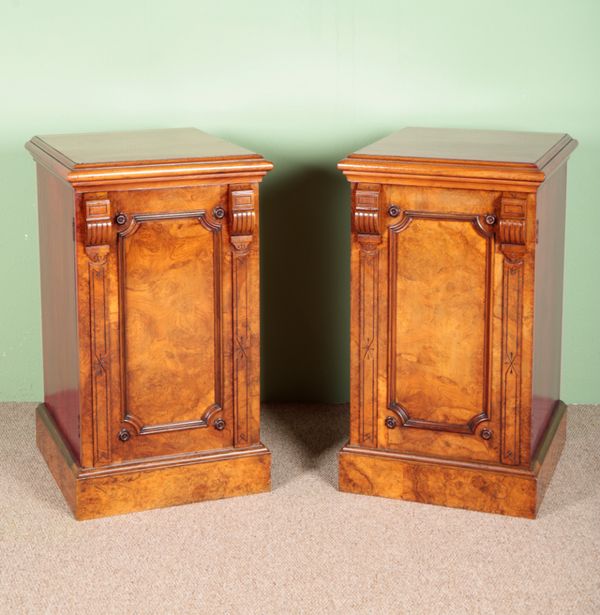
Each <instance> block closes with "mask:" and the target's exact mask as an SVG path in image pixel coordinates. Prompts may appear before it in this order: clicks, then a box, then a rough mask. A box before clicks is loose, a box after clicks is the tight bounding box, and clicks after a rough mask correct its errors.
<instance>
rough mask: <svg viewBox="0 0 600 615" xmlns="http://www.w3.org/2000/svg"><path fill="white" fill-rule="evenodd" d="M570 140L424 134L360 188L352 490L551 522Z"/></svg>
mask: <svg viewBox="0 0 600 615" xmlns="http://www.w3.org/2000/svg"><path fill="white" fill-rule="evenodd" d="M575 146H576V141H574V140H573V139H571V138H570V137H569V136H568V135H564V134H542V133H511V132H486V131H463V130H433V129H415V128H408V129H404V130H402V131H400V132H398V133H395V134H392V135H390V136H389V137H387V138H384V139H382V140H381V141H378V142H376V143H374V144H373V145H371V146H369V147H366V148H364V149H362V150H360V151H358V152H356V153H354V154H351V155H350V156H348V157H347V158H346V159H345V160H343V161H342V162H341V163H340V164H339V168H340V169H341V170H342V171H343V172H344V173H345V175H346V177H347V178H348V180H349V181H350V182H351V186H352V230H353V233H352V254H351V272H352V297H351V408H350V412H351V431H350V442H349V443H348V445H347V446H345V447H344V448H343V449H342V451H341V453H340V458H339V484H340V489H342V490H344V491H350V492H353V493H362V494H371V495H380V496H387V497H393V498H402V499H407V500H415V501H418V502H428V503H433V504H443V505H446V506H455V507H460V508H470V509H474V510H481V511H489V512H496V513H503V514H510V515H516V516H523V517H535V515H536V512H537V509H538V506H539V504H540V500H541V498H542V495H543V492H544V490H545V488H546V486H547V483H548V481H549V479H550V476H551V474H552V472H553V469H554V466H555V464H556V463H557V460H558V457H559V455H560V451H561V449H562V446H563V443H564V439H565V428H566V427H565V426H566V415H565V406H564V404H563V403H562V402H561V401H560V395H559V383H560V354H561V317H562V290H563V282H562V278H563V252H564V249H563V245H564V221H565V188H566V166H567V165H566V162H567V158H568V156H569V154H570V153H571V151H572V150H573V149H574V148H575Z"/></svg>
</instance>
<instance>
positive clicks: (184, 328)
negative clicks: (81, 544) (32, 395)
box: [27, 129, 272, 519]
mask: <svg viewBox="0 0 600 615" xmlns="http://www.w3.org/2000/svg"><path fill="white" fill-rule="evenodd" d="M27 148H28V149H29V151H30V152H31V153H32V155H33V157H34V159H35V161H36V162H37V178H38V199H39V229H40V258H41V277H42V325H43V347H44V388H45V395H44V401H45V403H44V404H43V405H41V406H40V407H39V409H38V414H37V442H38V446H39V448H40V450H41V451H42V454H43V455H44V457H45V459H46V462H47V463H48V465H49V467H50V469H51V471H52V473H53V475H54V478H55V479H56V481H57V483H58V485H59V486H60V488H61V489H62V492H63V494H64V496H65V498H66V499H67V501H68V503H69V504H70V506H71V508H72V509H73V512H74V514H75V516H76V517H77V518H78V519H85V518H90V517H98V516H104V515H112V514H118V513H123V512H127V511H134V510H142V509H146V508H154V507H160V506H168V505H172V504H182V503H187V502H195V501H198V500H204V499H212V498H221V497H226V496H234V495H242V494H248V493H255V492H260V491H266V490H268V489H269V488H270V453H269V451H268V450H267V449H266V448H265V447H264V446H263V445H262V444H261V442H260V438H259V400H260V395H259V313H258V310H259V300H258V286H259V279H258V275H259V273H258V184H259V182H260V181H261V179H262V177H263V176H264V175H265V173H266V172H267V171H269V170H270V169H271V168H272V164H271V163H270V162H267V161H266V160H264V159H263V158H262V157H261V156H259V155H257V154H254V153H252V152H250V151H248V150H245V149H243V148H241V147H238V146H236V145H232V144H230V143H227V142H225V141H222V140H221V139H217V138H215V137H211V136H210V135H207V134H205V133H203V132H201V131H199V130H196V129H176V130H155V131H142V132H122V133H105V134H86V135H55V136H47V137H34V138H33V139H32V140H31V141H30V142H29V143H28V144H27Z"/></svg>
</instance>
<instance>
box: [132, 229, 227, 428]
mask: <svg viewBox="0 0 600 615" xmlns="http://www.w3.org/2000/svg"><path fill="white" fill-rule="evenodd" d="M215 237H216V235H215V234H214V233H213V232H211V230H207V229H206V228H205V227H204V226H202V224H200V223H199V220H198V219H197V218H181V219H178V218H175V219H155V220H146V221H140V222H139V228H138V229H137V230H136V231H135V233H133V234H131V235H128V236H126V237H124V238H123V243H122V249H121V263H122V266H121V275H122V278H123V279H122V285H121V288H122V295H121V300H122V309H123V321H122V323H123V342H124V359H125V367H126V379H125V383H126V390H125V395H126V409H127V414H129V415H130V416H132V417H135V418H136V420H137V421H139V423H140V425H141V426H142V429H144V430H146V431H148V430H156V429H160V428H161V427H162V428H166V427H174V426H176V425H177V424H181V423H188V422H190V421H200V420H201V418H202V416H203V415H204V414H205V412H206V411H208V410H210V409H211V408H213V407H214V406H218V405H220V402H221V400H220V391H219V388H220V387H219V376H220V374H219V373H218V372H219V371H220V370H219V364H218V361H217V359H219V358H220V349H219V341H220V340H219V338H220V335H219V319H218V314H219V303H220V302H219V297H218V294H219V290H220V285H219V284H218V280H215V277H216V275H218V247H219V242H218V240H217V241H215ZM215 248H216V250H215ZM215 256H217V258H216V259H215ZM215 261H216V262H215ZM215 265H217V270H216V271H215ZM215 282H217V283H215ZM215 315H217V318H215Z"/></svg>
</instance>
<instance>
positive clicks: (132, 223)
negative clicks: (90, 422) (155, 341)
mask: <svg viewBox="0 0 600 615" xmlns="http://www.w3.org/2000/svg"><path fill="white" fill-rule="evenodd" d="M189 218H196V219H197V220H198V222H199V223H200V224H201V225H202V226H203V227H204V228H205V229H206V230H207V231H209V232H211V233H212V234H213V264H212V267H213V275H214V306H213V311H214V327H215V332H214V340H215V348H214V361H215V364H214V375H215V376H214V377H215V380H214V391H215V399H214V402H213V403H212V404H210V405H209V406H208V407H207V408H206V409H205V410H204V411H203V412H202V414H201V416H200V417H199V418H197V419H193V420H186V421H176V422H171V423H161V424H153V425H148V424H145V423H144V421H143V420H142V419H141V418H140V417H138V416H136V415H135V414H134V413H133V412H132V411H131V410H130V409H129V407H128V402H127V376H126V373H127V365H126V349H127V345H126V340H125V327H126V319H127V306H126V304H125V288H126V285H127V263H126V257H125V247H124V240H125V239H130V238H131V237H132V236H133V235H134V234H135V233H136V232H137V231H138V230H139V229H140V228H141V226H142V225H143V224H145V223H149V222H156V221H164V220H177V219H189ZM125 222H126V223H127V225H126V226H125V225H124V226H123V228H122V229H121V230H120V231H119V232H118V238H119V242H118V254H119V272H120V275H119V278H120V283H119V305H120V312H121V315H120V322H121V323H122V326H121V331H120V333H121V343H120V349H121V356H120V363H121V391H122V408H123V412H124V414H123V417H122V422H123V424H126V425H127V426H129V427H133V432H134V433H135V434H137V435H147V434H156V433H163V432H170V431H179V430H183V429H195V428H199V427H208V426H209V424H210V421H211V419H212V417H213V416H214V415H216V414H217V413H219V412H221V411H222V409H223V368H222V364H223V352H222V347H223V344H222V335H223V333H222V276H221V260H222V255H221V229H222V226H221V224H218V223H216V222H215V221H213V220H212V219H210V218H209V217H208V215H207V212H206V211H204V210H199V211H184V212H171V213H169V212H161V213H156V214H134V215H132V216H131V217H130V218H128V219H127V220H126V221H125Z"/></svg>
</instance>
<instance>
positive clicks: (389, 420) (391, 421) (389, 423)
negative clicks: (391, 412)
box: [385, 416, 398, 429]
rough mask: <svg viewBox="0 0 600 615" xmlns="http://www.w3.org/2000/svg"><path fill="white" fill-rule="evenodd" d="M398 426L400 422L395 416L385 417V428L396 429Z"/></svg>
mask: <svg viewBox="0 0 600 615" xmlns="http://www.w3.org/2000/svg"><path fill="white" fill-rule="evenodd" d="M396 425H398V421H397V420H396V419H395V418H394V417H393V416H386V417H385V426H386V427H387V428H388V429H394V427H396Z"/></svg>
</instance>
